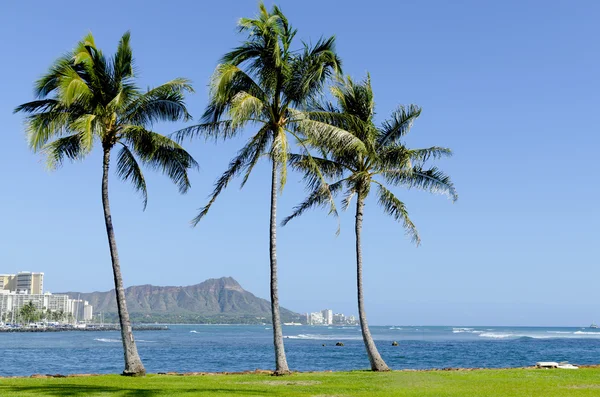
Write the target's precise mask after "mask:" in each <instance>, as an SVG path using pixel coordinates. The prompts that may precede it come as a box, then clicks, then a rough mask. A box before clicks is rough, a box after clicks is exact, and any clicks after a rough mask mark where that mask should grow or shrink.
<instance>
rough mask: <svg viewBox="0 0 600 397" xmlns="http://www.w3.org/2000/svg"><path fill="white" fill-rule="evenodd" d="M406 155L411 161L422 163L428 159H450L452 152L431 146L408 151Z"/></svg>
mask: <svg viewBox="0 0 600 397" xmlns="http://www.w3.org/2000/svg"><path fill="white" fill-rule="evenodd" d="M408 155H409V157H410V159H411V160H412V161H416V162H420V163H424V162H426V161H427V160H429V159H441V158H442V157H452V150H450V149H448V148H445V147H439V146H432V147H429V148H425V149H410V150H409V151H408Z"/></svg>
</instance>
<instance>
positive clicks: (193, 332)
mask: <svg viewBox="0 0 600 397" xmlns="http://www.w3.org/2000/svg"><path fill="white" fill-rule="evenodd" d="M197 333H198V331H196V330H195V329H193V330H191V331H190V334H197Z"/></svg>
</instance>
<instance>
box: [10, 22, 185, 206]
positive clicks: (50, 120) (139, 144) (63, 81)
mask: <svg viewBox="0 0 600 397" xmlns="http://www.w3.org/2000/svg"><path fill="white" fill-rule="evenodd" d="M134 77H135V76H134V68H133V55H132V50H131V46H130V34H129V32H127V33H125V34H124V35H123V37H122V38H121V40H120V41H119V45H118V48H117V51H116V53H115V54H114V56H112V57H110V58H107V57H106V56H105V55H104V54H103V53H102V51H101V50H100V49H98V48H97V46H96V44H95V41H94V37H93V36H92V34H88V35H86V36H85V37H84V38H83V40H81V41H80V42H79V43H78V44H77V46H76V47H75V49H74V50H72V51H71V52H69V53H68V54H66V55H64V56H62V57H61V58H59V59H58V60H57V61H55V62H54V64H53V65H52V66H51V67H50V69H49V70H48V72H47V73H46V74H45V75H44V76H42V77H41V78H40V79H39V80H38V81H37V82H36V84H35V94H36V96H37V100H35V101H32V102H28V103H24V104H22V105H20V106H19V107H17V108H16V109H15V112H24V113H27V114H28V116H27V118H26V131H27V137H28V142H29V146H30V147H31V149H32V150H33V151H35V152H38V151H42V152H44V153H45V154H46V155H47V159H48V165H49V167H50V168H55V167H58V166H60V165H62V163H63V161H64V159H65V158H67V159H70V160H80V159H83V158H84V157H85V156H86V155H87V154H88V153H90V152H91V150H92V149H93V146H94V144H95V143H96V142H100V143H101V144H102V147H103V149H104V150H111V149H112V148H113V147H115V146H117V145H118V146H120V150H119V153H118V155H117V168H116V170H117V174H118V175H119V177H120V178H122V179H123V180H125V181H129V182H131V183H132V184H133V186H134V188H135V189H136V190H137V191H139V192H140V193H141V196H142V198H143V201H144V208H145V207H146V203H147V191H146V182H145V179H144V175H143V174H142V171H141V169H140V166H139V163H140V162H141V163H142V164H144V165H147V166H149V167H150V168H154V169H159V170H161V171H162V172H163V173H165V174H166V175H167V176H168V177H169V178H170V179H171V180H172V181H173V182H174V183H175V184H177V186H178V188H179V190H180V192H182V193H184V192H186V191H187V190H188V189H189V187H190V181H189V179H188V174H187V170H188V169H189V168H191V167H196V166H197V163H196V161H195V160H194V159H193V158H192V156H190V155H189V154H188V153H187V152H186V151H185V150H184V149H183V148H182V147H181V146H180V145H179V144H178V143H177V142H175V141H173V140H172V139H170V138H168V137H166V136H163V135H160V134H158V133H156V132H154V131H152V130H151V129H150V128H151V127H152V125H153V124H154V123H155V122H159V121H177V120H188V119H190V114H189V113H188V111H187V109H186V107H185V104H184V95H185V93H186V92H192V91H193V90H192V87H191V85H190V82H189V81H188V80H186V79H183V78H177V79H174V80H171V81H169V82H167V83H165V84H163V85H161V86H158V87H156V88H153V89H148V90H147V91H146V92H142V91H141V90H140V89H139V88H138V87H137V86H136V85H135V83H134Z"/></svg>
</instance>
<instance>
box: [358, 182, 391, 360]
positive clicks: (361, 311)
mask: <svg viewBox="0 0 600 397" xmlns="http://www.w3.org/2000/svg"><path fill="white" fill-rule="evenodd" d="M364 206H365V203H364V197H362V195H361V194H360V193H358V197H357V199H356V223H355V230H356V287H357V290H358V318H359V319H360V328H361V330H362V336H363V341H364V342H365V347H366V349H367V354H368V356H369V361H370V362H371V370H373V371H389V370H390V368H389V367H388V366H387V364H386V363H385V361H383V359H382V358H381V355H380V354H379V352H378V351H377V347H376V346H375V342H374V341H373V337H372V336H371V331H369V324H367V314H366V313H365V302H364V297H363V285H362V248H361V242H360V238H361V232H362V221H363V208H364Z"/></svg>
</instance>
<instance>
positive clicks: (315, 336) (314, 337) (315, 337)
mask: <svg viewBox="0 0 600 397" xmlns="http://www.w3.org/2000/svg"><path fill="white" fill-rule="evenodd" d="M285 338H287V339H309V340H360V339H361V338H359V337H352V336H339V335H338V336H335V335H318V334H298V335H290V336H285Z"/></svg>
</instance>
